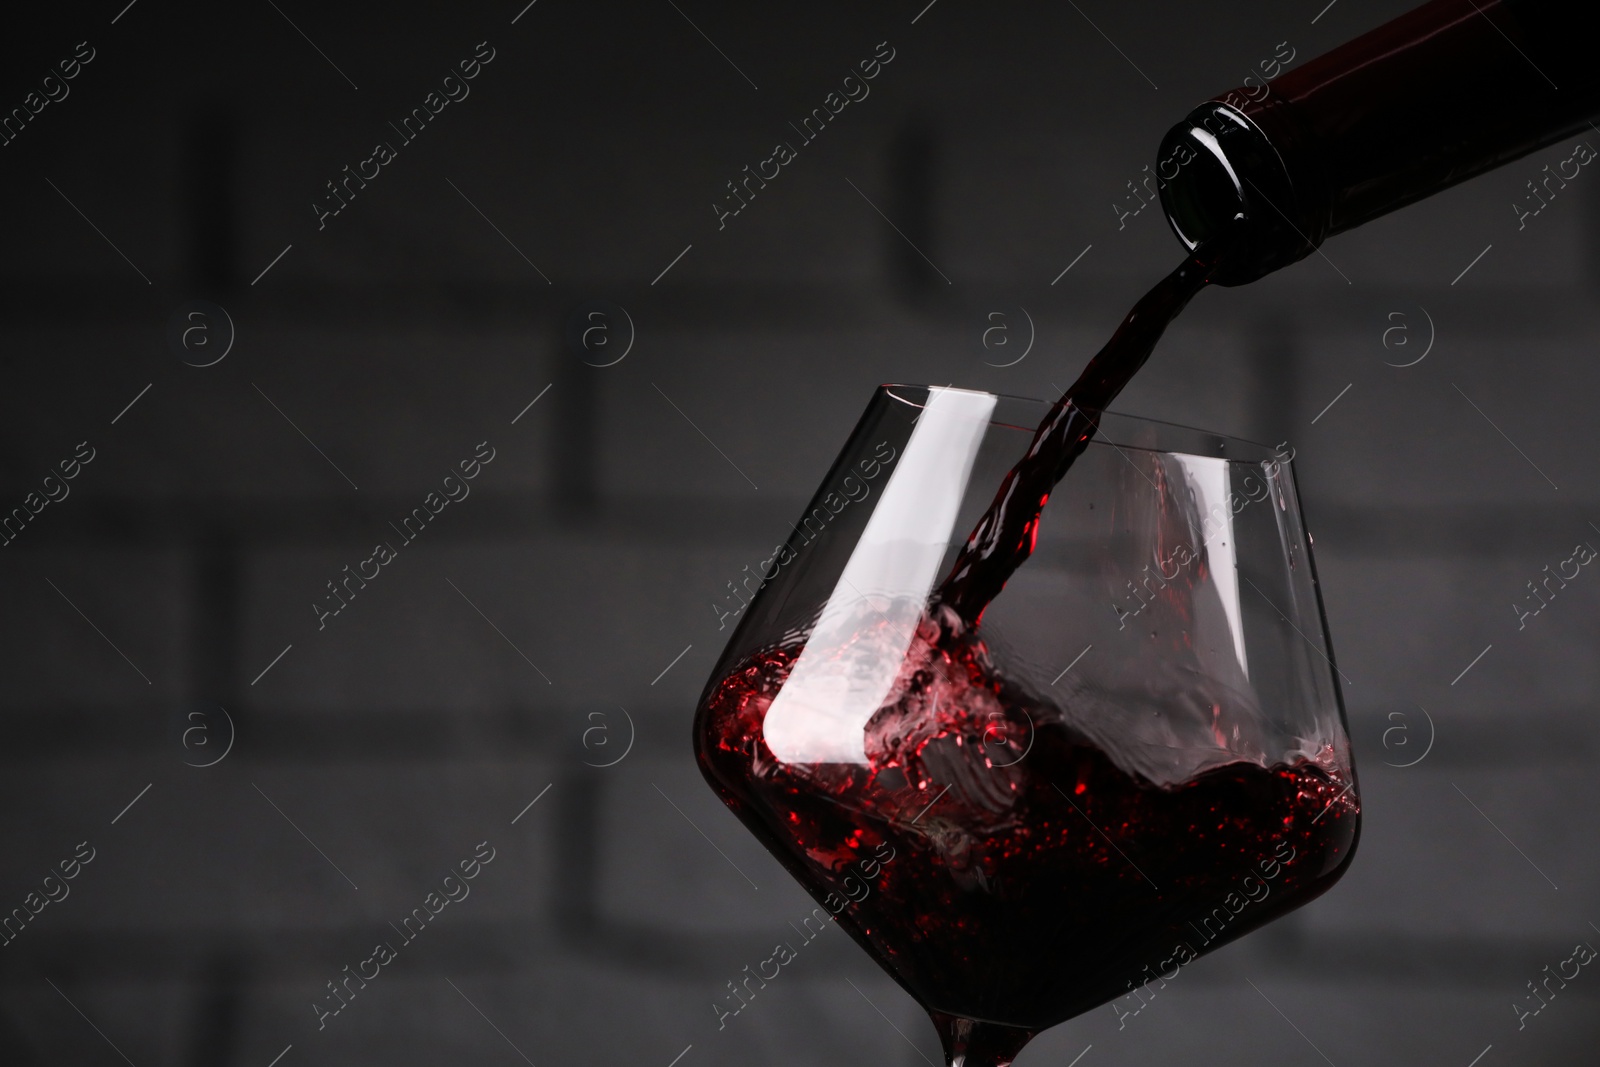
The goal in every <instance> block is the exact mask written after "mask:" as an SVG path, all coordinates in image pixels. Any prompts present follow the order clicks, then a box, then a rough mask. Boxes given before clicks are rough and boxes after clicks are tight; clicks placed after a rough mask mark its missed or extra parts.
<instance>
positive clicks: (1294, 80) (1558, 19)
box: [1158, 0, 1600, 285]
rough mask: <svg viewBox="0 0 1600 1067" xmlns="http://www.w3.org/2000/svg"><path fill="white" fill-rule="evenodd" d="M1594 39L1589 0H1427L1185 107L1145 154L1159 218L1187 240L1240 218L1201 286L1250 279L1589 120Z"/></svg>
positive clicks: (1597, 34)
mask: <svg viewBox="0 0 1600 1067" xmlns="http://www.w3.org/2000/svg"><path fill="white" fill-rule="evenodd" d="M1596 39H1600V5H1596V4H1592V3H1577V2H1570V0H1432V2H1431V3H1427V4H1424V5H1422V6H1421V7H1419V8H1416V9H1415V10H1413V11H1410V12H1408V13H1406V14H1404V15H1402V16H1400V17H1399V18H1397V19H1395V20H1393V21H1392V22H1388V23H1385V24H1384V25H1382V26H1379V27H1378V28H1377V29H1374V30H1372V31H1370V32H1368V33H1366V34H1363V35H1362V36H1360V37H1357V38H1355V39H1354V40H1352V41H1349V42H1347V43H1345V44H1343V45H1340V46H1339V47H1338V48H1335V49H1333V50H1332V51H1330V52H1327V53H1325V54H1323V55H1321V56H1318V57H1317V58H1315V59H1312V60H1310V61H1308V62H1306V63H1305V64H1304V65H1302V66H1299V67H1296V68H1295V69H1293V70H1290V71H1287V72H1285V73H1283V74H1281V75H1280V76H1278V77H1277V78H1275V79H1273V80H1271V81H1268V82H1264V83H1261V84H1259V85H1256V86H1253V87H1251V86H1246V87H1244V88H1239V89H1235V90H1233V91H1231V92H1228V93H1223V94H1220V95H1219V96H1217V97H1214V98H1212V99H1211V100H1209V101H1207V102H1206V103H1204V104H1202V105H1200V106H1199V107H1197V108H1195V109H1194V111H1192V112H1190V114H1189V116H1188V117H1187V118H1186V119H1184V121H1182V122H1180V123H1178V124H1177V125H1176V126H1174V127H1173V128H1172V129H1171V130H1170V131H1169V132H1168V133H1167V136H1166V137H1165V139H1164V140H1163V141H1162V143H1161V149H1160V152H1159V155H1158V159H1159V165H1158V175H1159V177H1160V179H1161V202H1162V207H1163V208H1164V209H1165V211H1166V214H1167V221H1168V222H1169V223H1170V224H1171V226H1172V229H1173V232H1174V233H1176V234H1177V236H1178V239H1179V240H1181V241H1182V242H1183V243H1184V245H1185V246H1186V247H1188V248H1189V249H1191V250H1192V249H1195V248H1197V247H1199V246H1200V245H1201V244H1203V243H1204V242H1205V241H1206V240H1208V239H1209V238H1211V237H1214V236H1215V235H1216V234H1218V233H1220V232H1221V231H1222V230H1224V229H1225V228H1227V227H1228V226H1229V225H1230V224H1232V223H1233V222H1234V221H1235V220H1236V219H1237V218H1238V217H1239V216H1241V215H1242V216H1244V219H1243V222H1244V228H1245V237H1244V239H1243V247H1241V248H1239V249H1237V250H1236V251H1235V252H1234V253H1233V254H1231V255H1230V256H1229V258H1228V262H1227V263H1226V264H1225V265H1224V267H1223V269H1222V270H1221V271H1220V272H1219V273H1218V274H1217V276H1216V277H1215V278H1214V279H1213V280H1214V281H1216V282H1217V283H1219V284H1222V285H1240V284H1243V283H1245V282H1250V281H1254V280H1255V279H1257V278H1260V277H1261V276H1263V275H1265V274H1268V273H1270V272H1272V271H1274V270H1277V269H1278V268H1280V267H1283V266H1287V265H1288V264H1290V263H1293V262H1295V261H1297V260H1299V259H1302V258H1304V257H1305V256H1307V255H1310V254H1311V252H1313V251H1314V250H1316V248H1317V247H1318V246H1319V245H1321V244H1322V242H1323V241H1324V240H1326V239H1327V238H1328V237H1330V236H1332V235H1333V234H1336V233H1341V232H1343V231H1345V230H1349V229H1351V228H1353V227H1356V226H1359V225H1361V224H1362V223H1364V222H1368V221H1370V220H1372V219H1375V218H1377V217H1378V216H1380V215H1384V214H1387V213H1388V212H1390V211H1393V210H1395V209H1396V208H1400V207H1404V206H1405V205H1407V204H1410V203H1413V202H1415V201H1417V200H1420V199H1422V198H1423V197H1427V196H1431V195H1432V194H1434V193H1436V192H1439V191H1440V190H1441V189H1446V188H1448V187H1450V186H1452V185H1455V184H1456V183H1457V182H1461V181H1465V180H1466V179H1468V178H1472V177H1474V176H1476V175H1478V174H1481V173H1483V172H1484V171H1487V170H1490V169H1492V168H1494V167H1497V166H1500V165H1501V164H1503V163H1507V162H1509V161H1511V160H1514V159H1517V158H1520V157H1522V156H1524V155H1527V154H1528V153H1530V152H1533V151H1536V150H1538V149H1540V148H1543V147H1544V146H1546V145H1549V144H1551V143H1553V142H1555V141H1559V140H1561V139H1563V138H1565V137H1567V136H1569V135H1571V134H1573V133H1574V132H1576V131H1578V130H1586V129H1589V128H1590V127H1589V119H1590V117H1591V116H1592V115H1594V114H1596V113H1597V112H1600V63H1597V62H1595V61H1594V59H1593V58H1592V56H1591V55H1590V54H1588V49H1590V48H1591V47H1592V44H1593V42H1594V41H1595V40H1596Z"/></svg>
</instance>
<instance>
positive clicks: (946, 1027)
mask: <svg viewBox="0 0 1600 1067" xmlns="http://www.w3.org/2000/svg"><path fill="white" fill-rule="evenodd" d="M928 1014H929V1015H930V1016H932V1018H933V1025H934V1026H935V1027H937V1028H938V1030H939V1040H940V1041H941V1042H943V1044H944V1058H945V1063H947V1064H949V1067H1011V1061H1012V1060H1014V1059H1016V1058H1017V1053H1019V1052H1021V1051H1022V1047H1023V1046H1024V1045H1026V1044H1027V1043H1028V1042H1029V1041H1032V1040H1033V1036H1034V1034H1036V1033H1038V1031H1037V1030H1023V1029H1021V1028H1019V1027H1015V1026H1002V1025H1001V1024H1000V1023H986V1022H978V1021H977V1020H974V1019H963V1018H960V1017H958V1016H955V1015H946V1014H944V1013H943V1012H939V1011H933V1012H929V1013H928Z"/></svg>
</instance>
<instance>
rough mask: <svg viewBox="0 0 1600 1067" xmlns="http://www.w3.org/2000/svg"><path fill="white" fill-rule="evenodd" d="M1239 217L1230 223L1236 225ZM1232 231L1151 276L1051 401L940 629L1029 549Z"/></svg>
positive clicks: (948, 601)
mask: <svg viewBox="0 0 1600 1067" xmlns="http://www.w3.org/2000/svg"><path fill="white" fill-rule="evenodd" d="M1243 219H1244V216H1242V215H1241V216H1239V218H1238V219H1237V220H1236V223H1237V224H1239V225H1242V223H1243ZM1237 233H1238V230H1237V228H1236V229H1235V230H1231V231H1224V232H1223V233H1222V234H1219V235H1218V236H1217V238H1215V239H1214V240H1212V241H1209V242H1207V243H1206V244H1204V245H1201V246H1200V247H1199V248H1197V249H1195V250H1194V252H1192V253H1190V255H1189V257H1188V258H1187V259H1185V260H1184V261H1183V263H1182V264H1180V265H1179V267H1178V269H1177V270H1175V271H1173V272H1172V273H1171V274H1169V275H1167V276H1166V277H1165V278H1163V279H1162V280H1161V281H1160V282H1158V283H1156V285H1155V287H1154V288H1152V289H1151V290H1150V291H1149V292H1148V293H1146V294H1145V295H1144V296H1143V297H1141V298H1140V299H1139V302H1138V303H1136V304H1134V305H1133V310H1131V311H1129V312H1128V315H1127V317H1126V318H1124V319H1123V320H1122V325H1120V326H1118V327H1117V332H1116V333H1114V334H1112V335H1111V339H1110V340H1109V341H1107V342H1106V343H1105V345H1104V347H1102V348H1101V349H1100V351H1099V352H1098V353H1096V354H1095V357H1094V358H1093V359H1091V360H1090V361H1089V363H1088V365H1087V366H1085V367H1084V368H1083V373H1082V374H1080V375H1079V376H1078V380H1077V381H1076V382H1073V383H1072V387H1071V388H1069V389H1068V390H1067V391H1066V392H1065V393H1063V394H1062V396H1061V399H1059V400H1057V401H1056V402H1055V403H1054V404H1053V405H1052V406H1051V408H1050V413H1049V414H1048V415H1047V416H1045V419H1044V421H1043V422H1041V423H1040V424H1039V428H1038V429H1037V430H1035V431H1034V435H1033V441H1032V443H1031V444H1029V446H1028V451H1027V453H1026V454H1025V455H1024V456H1023V457H1022V459H1021V460H1020V461H1019V462H1018V463H1017V465H1016V466H1015V467H1013V468H1011V470H1010V471H1009V472H1007V474H1006V477H1005V480H1004V481H1002V482H1001V483H1000V490H999V492H997V493H996V494H995V498H994V502H993V503H992V504H990V505H989V509H988V510H987V511H985V512H984V514H983V518H981V519H979V520H978V524H977V526H975V527H974V528H973V530H972V533H971V534H970V535H969V536H968V537H967V541H966V544H965V545H964V546H963V547H962V549H961V554H960V555H959V556H957V557H956V562H955V565H954V566H953V567H952V568H951V570H950V574H949V576H948V577H946V578H945V580H944V581H943V582H942V583H941V584H940V586H939V588H938V589H937V590H936V591H935V592H934V594H933V596H932V598H931V601H930V604H929V613H930V614H933V615H935V616H940V615H942V616H944V618H943V619H942V620H941V621H942V622H944V624H945V626H946V627H947V628H950V629H953V630H954V631H955V632H961V631H964V630H967V629H970V628H972V627H974V626H976V625H978V620H979V619H980V618H981V617H982V616H983V611H984V609H985V608H987V607H988V606H989V602H990V601H992V600H993V599H994V598H995V597H996V596H999V595H1000V591H1001V590H1002V589H1004V588H1005V584H1006V581H1007V580H1008V579H1009V578H1010V577H1011V575H1012V574H1013V573H1014V572H1015V571H1016V569H1017V568H1018V567H1020V566H1022V564H1023V563H1025V562H1026V561H1027V559H1028V557H1029V556H1030V555H1032V554H1033V546H1034V543H1035V541H1036V540H1037V538H1038V532H1039V516H1040V513H1042V512H1043V511H1044V506H1045V504H1046V503H1047V502H1048V501H1049V499H1050V493H1051V492H1052V491H1053V490H1054V489H1055V486H1056V483H1057V482H1059V481H1061V479H1062V478H1063V477H1064V476H1065V475H1066V473H1067V471H1068V470H1069V469H1070V468H1071V467H1072V463H1073V461H1074V460H1076V459H1077V458H1078V456H1079V455H1081V454H1082V453H1083V450H1084V449H1085V448H1087V447H1088V446H1089V442H1090V440H1092V439H1093V437H1094V435H1095V432H1096V430H1097V429H1098V428H1099V422H1100V416H1101V415H1102V414H1103V413H1104V412H1105V410H1106V408H1107V407H1108V406H1110V404H1111V402H1112V401H1113V400H1115V399H1116V397H1117V394H1118V393H1120V392H1122V389H1123V387H1124V386H1126V385H1127V384H1128V382H1129V381H1131V380H1132V378H1133V376H1134V375H1135V374H1137V373H1138V372H1139V369H1140V368H1141V367H1143V366H1144V364H1145V361H1146V360H1147V359H1149V358H1150V353H1151V352H1152V351H1154V349H1155V346H1156V343H1157V342H1159V341H1160V340H1161V337H1162V335H1163V334H1164V333H1166V330H1167V326H1168V325H1170V324H1171V322H1172V320H1173V319H1175V318H1177V317H1178V314H1179V313H1180V312H1182V311H1183V309H1184V307H1185V306H1187V305H1188V303H1189V301H1190V300H1192V299H1194V296H1195V294H1197V293H1198V292H1200V290H1201V289H1203V288H1205V287H1206V285H1208V284H1209V283H1210V282H1211V280H1212V278H1213V276H1214V275H1215V274H1216V272H1217V270H1218V269H1219V268H1221V267H1223V266H1224V265H1225V264H1226V262H1227V254H1228V251H1229V250H1230V248H1232V247H1233V246H1234V244H1235V239H1236V235H1237ZM941 609H943V610H941Z"/></svg>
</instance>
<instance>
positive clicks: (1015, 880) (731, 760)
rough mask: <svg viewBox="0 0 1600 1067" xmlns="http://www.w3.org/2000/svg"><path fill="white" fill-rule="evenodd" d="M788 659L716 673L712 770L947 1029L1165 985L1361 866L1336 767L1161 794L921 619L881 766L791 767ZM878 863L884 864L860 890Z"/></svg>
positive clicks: (780, 656) (883, 730) (882, 734)
mask: <svg viewBox="0 0 1600 1067" xmlns="http://www.w3.org/2000/svg"><path fill="white" fill-rule="evenodd" d="M880 625H884V626H887V625H889V624H888V623H886V622H885V623H880ZM876 636H877V635H875V634H873V633H872V631H871V626H870V624H867V625H864V627H863V632H862V635H861V638H860V640H861V642H862V643H863V644H864V645H868V646H870V645H871V644H872V643H874V641H875V639H876ZM844 654H848V651H846V652H845V653H844ZM794 658H795V652H794V651H793V650H784V649H777V650H771V651H767V652H763V653H759V654H757V655H756V656H754V657H751V658H750V659H748V660H746V661H745V662H744V663H742V664H740V665H739V666H738V667H737V668H736V669H735V670H733V671H732V672H731V673H729V674H728V675H727V676H726V677H724V678H723V679H722V680H721V681H720V682H718V683H717V685H716V686H715V687H714V688H713V690H712V691H711V693H710V696H709V699H708V700H707V702H706V703H705V705H704V710H703V713H702V714H703V715H704V716H705V717H706V718H705V722H704V727H703V729H702V730H701V732H700V737H701V745H700V759H701V765H702V767H703V768H704V769H705V770H706V772H707V776H708V778H709V779H710V780H711V782H712V784H713V785H714V786H715V787H716V789H717V791H718V792H719V793H720V794H721V795H722V797H723V799H724V801H726V802H727V803H728V804H729V806H730V807H732V808H733V810H734V811H735V812H737V813H739V814H740V815H741V816H742V818H743V821H744V822H745V823H746V825H747V826H749V827H750V828H751V829H752V830H753V831H755V833H756V834H757V836H758V837H759V838H761V840H762V842H763V843H764V844H765V845H766V846H767V848H768V849H769V850H770V851H772V853H773V854H774V855H776V856H777V857H778V858H779V859H780V860H781V861H782V862H783V863H784V865H785V866H786V867H787V868H788V869H789V871H790V872H791V873H792V874H793V875H794V876H795V877H796V878H797V879H799V881H800V882H801V883H802V884H803V885H805V886H806V887H807V888H809V889H810V890H811V891H812V893H813V894H814V895H815V896H817V897H818V898H819V899H827V898H828V897H829V894H833V895H834V897H833V899H834V900H836V901H845V900H848V901H850V903H849V905H848V906H847V907H844V908H843V909H842V910H840V911H839V912H838V914H837V918H838V920H839V922H840V923H841V924H842V925H843V926H844V927H845V928H846V929H847V930H849V931H850V933H851V935H852V936H853V937H854V938H855V939H856V940H857V941H858V942H860V943H861V944H862V945H863V946H864V947H865V948H866V949H867V951H868V952H869V953H871V954H872V955H873V956H874V957H875V958H876V959H877V960H878V961H879V963H880V964H882V965H883V967H884V968H885V969H886V970H887V971H889V973H890V974H892V975H893V976H894V977H895V978H896V979H897V980H899V982H900V984H901V985H902V986H904V987H905V989H906V990H907V991H908V992H910V993H911V995H912V996H913V997H915V998H916V999H917V1000H918V1001H919V1002H920V1003H921V1004H922V1005H923V1006H924V1007H926V1008H927V1009H928V1010H929V1011H930V1012H933V1013H935V1016H936V1020H937V1016H939V1015H944V1016H948V1017H950V1019H951V1020H952V1022H953V1021H955V1020H959V1019H971V1020H976V1021H979V1022H988V1023H999V1024H1002V1025H1004V1026H1007V1027H1014V1028H1017V1029H1020V1030H1024V1031H1028V1032H1030V1033H1032V1032H1037V1031H1039V1030H1042V1029H1044V1028H1045V1027H1047V1026H1051V1025H1053V1024H1055V1023H1058V1022H1061V1021H1063V1020H1065V1019H1068V1018H1071V1017H1072V1016H1074V1015H1077V1014H1079V1013H1081V1012H1083V1011H1087V1010H1089V1009H1090V1008H1093V1007H1096V1006H1098V1005H1100V1004H1103V1003H1105V1002H1106V1001H1109V1000H1112V999H1113V998H1116V997H1119V996H1122V995H1124V994H1126V993H1128V992H1129V990H1130V989H1132V988H1133V987H1135V986H1139V985H1143V984H1144V983H1146V982H1149V981H1152V980H1155V979H1158V978H1159V979H1162V980H1165V981H1171V980H1173V978H1174V976H1175V974H1176V972H1177V970H1178V969H1179V968H1180V967H1181V966H1182V965H1183V964H1184V963H1187V962H1188V961H1189V960H1192V959H1194V958H1195V957H1196V956H1198V955H1200V954H1201V953H1203V952H1206V951H1208V950H1210V949H1212V948H1215V947H1217V946H1218V945H1220V944H1223V943H1225V942H1227V941H1231V940H1233V939H1234V938H1237V937H1239V936H1240V935H1242V934H1244V933H1247V932H1248V931H1250V930H1252V929H1254V928H1256V927H1258V926H1260V925H1261V924H1262V923H1265V922H1267V921H1268V920H1270V919H1273V918H1275V917H1277V916H1279V915H1281V914H1283V913H1284V912H1286V911H1289V910H1291V909H1293V908H1295V907H1298V906H1300V905H1301V904H1304V903H1305V902H1306V901H1308V900H1310V899H1311V898H1313V897H1315V896H1317V895H1318V894H1319V893H1321V892H1322V891H1323V890H1324V889H1326V888H1327V887H1328V886H1329V885H1331V884H1332V883H1333V882H1334V881H1335V880H1336V879H1337V878H1338V876H1339V874H1340V873H1341V872H1342V869H1343V867H1344V866H1345V864H1346V863H1347V862H1348V860H1349V858H1350V855H1351V851H1352V847H1353V845H1354V839H1355V833H1356V822H1357V814H1358V810H1357V806H1356V802H1355V799H1354V797H1353V796H1352V795H1351V791H1350V786H1349V783H1348V782H1342V781H1340V780H1339V778H1338V777H1337V776H1336V773H1335V772H1330V770H1329V769H1328V767H1327V766H1324V765H1323V763H1324V762H1326V763H1327V764H1328V765H1331V764H1332V763H1333V761H1332V760H1328V761H1316V760H1313V759H1300V760H1297V761H1295V762H1293V763H1291V764H1287V765H1282V766H1276V767H1270V768H1269V767H1263V766H1261V765H1260V764H1256V763H1247V762H1238V763H1229V764H1226V765H1223V766H1220V767H1215V768H1213V769H1211V770H1208V771H1205V772H1203V773H1201V774H1199V775H1198V776H1197V777H1194V778H1192V779H1190V780H1188V781H1186V782H1184V783H1182V784H1181V785H1178V786H1174V787H1164V786H1157V785H1155V784H1153V783H1151V782H1149V781H1146V780H1143V779H1142V778H1140V777H1139V776H1138V775H1136V774H1134V773H1130V772H1129V771H1126V770H1123V769H1122V768H1120V767H1118V766H1117V765H1116V764H1115V763H1114V762H1113V761H1112V760H1111V758H1110V757H1109V756H1107V755H1106V753H1105V752H1103V751H1102V750H1101V749H1100V748H1098V747H1096V746H1095V745H1093V744H1092V743H1090V742H1089V741H1088V740H1087V739H1086V738H1084V737H1082V736H1080V735H1078V734H1077V733H1076V732H1075V731H1074V730H1073V729H1072V728H1071V727H1070V726H1069V725H1067V724H1066V722H1065V721H1064V718H1063V715H1062V714H1061V712H1060V711H1059V710H1058V709H1054V708H1052V707H1050V706H1049V705H1048V704H1046V703H1044V702H1043V701H1042V700H1041V699H1040V698H1038V697H1036V696H1033V695H1031V694H1028V693H1026V692H1024V691H1023V690H1022V689H1021V687H1018V686H1014V685H1012V684H1011V683H1009V682H1008V681H1007V680H1006V679H1005V678H1004V677H1002V676H1000V675H999V674H998V673H997V672H996V671H995V670H994V669H993V667H992V666H991V664H990V662H989V657H988V655H987V651H986V649H985V648H984V646H983V644H982V642H981V640H979V639H978V637H977V636H976V631H974V632H970V633H968V634H966V635H964V636H962V637H959V638H955V639H951V638H949V637H947V636H946V637H941V636H940V635H939V634H938V633H937V630H936V628H935V627H933V626H932V625H930V624H928V623H926V622H925V624H924V626H923V627H922V628H921V629H920V630H919V633H918V636H917V639H916V640H915V641H914V643H913V647H912V650H911V652H910V653H909V654H908V655H907V657H906V660H905V664H904V666H903V668H902V671H901V675H900V678H899V680H898V682H897V685H896V689H895V690H894V691H893V692H892V693H891V694H890V696H889V697H888V698H887V699H886V700H885V701H884V706H883V708H882V709H881V710H880V711H879V712H878V713H877V714H876V715H875V716H874V717H873V718H872V719H871V721H869V722H868V724H867V727H866V755H867V757H868V760H869V762H868V763H867V764H866V765H860V764H851V763H814V764H802V763H791V762H786V761H784V760H781V759H778V758H777V757H775V756H774V755H773V753H772V751H771V750H770V749H769V748H768V746H767V743H766V741H765V739H764V738H763V736H762V722H763V719H764V717H765V713H766V710H767V708H768V706H769V705H770V704H771V702H772V699H773V697H774V696H775V695H776V694H777V691H778V689H779V688H780V687H781V686H782V685H783V682H784V680H785V679H786V678H787V676H788V673H789V670H790V668H791V666H792V664H793V662H794ZM885 845H887V846H888V850H885V849H884V847H883V846H885ZM868 856H876V857H878V859H879V860H882V862H881V870H880V871H878V872H876V877H875V878H872V879H869V880H868V881H867V882H863V881H862V880H861V879H860V878H859V877H857V876H856V874H858V873H859V872H860V870H861V865H860V863H859V861H860V860H861V859H862V858H863V857H868ZM885 856H887V857H889V858H888V859H886V860H884V859H883V857H885ZM852 872H856V873H852ZM830 910H832V909H830ZM947 1036H948V1035H947Z"/></svg>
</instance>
